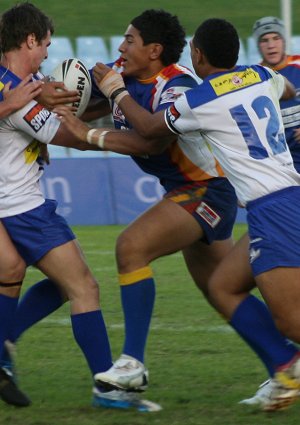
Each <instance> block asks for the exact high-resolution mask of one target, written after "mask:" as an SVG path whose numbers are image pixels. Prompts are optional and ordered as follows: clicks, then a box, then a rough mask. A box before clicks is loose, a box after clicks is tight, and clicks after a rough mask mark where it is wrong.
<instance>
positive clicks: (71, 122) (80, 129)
mask: <svg viewBox="0 0 300 425" xmlns="http://www.w3.org/2000/svg"><path fill="white" fill-rule="evenodd" d="M53 112H54V113H55V114H56V115H57V118H58V119H59V120H60V121H61V122H62V123H63V124H64V125H65V126H66V128H67V129H68V130H69V131H70V132H71V133H72V134H73V135H74V136H76V137H77V138H79V139H80V140H82V141H83V142H86V141H87V133H88V131H89V130H90V127H88V126H87V125H86V124H85V123H84V122H82V121H81V120H80V119H79V118H77V117H75V115H74V114H73V113H72V112H71V111H70V109H69V108H68V107H67V106H62V105H61V106H57V107H56V108H54V109H53Z"/></svg>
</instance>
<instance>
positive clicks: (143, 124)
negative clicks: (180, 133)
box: [93, 63, 174, 139]
mask: <svg viewBox="0 0 300 425" xmlns="http://www.w3.org/2000/svg"><path fill="white" fill-rule="evenodd" d="M93 75H94V78H95V81H96V83H97V84H98V87H99V89H100V90H101V91H102V93H103V94H104V95H105V96H106V97H107V98H110V99H112V100H114V102H116V103H117V104H118V105H119V106H120V108H121V109H122V112H123V114H124V115H125V117H126V119H127V121H129V122H130V123H131V125H132V126H133V127H134V129H135V130H136V131H137V132H138V133H139V134H140V135H141V136H142V137H145V138H147V139H148V138H152V137H162V136H168V135H170V134H173V133H172V132H171V130H170V129H169V128H168V127H167V125H166V123H165V119H164V111H160V112H157V113H155V114H152V113H151V112H149V111H147V110H146V109H144V108H143V107H141V106H140V105H139V104H138V103H136V102H135V100H133V99H132V98H131V96H130V95H129V93H128V91H127V90H126V88H125V84H124V81H123V78H122V76H121V75H120V74H118V73H117V72H115V71H113V70H112V69H111V68H109V67H107V66H106V65H104V64H101V63H97V64H96V66H95V67H94V68H93ZM173 137H174V136H173Z"/></svg>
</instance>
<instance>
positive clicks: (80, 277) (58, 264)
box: [36, 240, 97, 295]
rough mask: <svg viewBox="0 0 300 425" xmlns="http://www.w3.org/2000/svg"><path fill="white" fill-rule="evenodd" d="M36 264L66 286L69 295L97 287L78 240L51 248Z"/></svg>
mask: <svg viewBox="0 0 300 425" xmlns="http://www.w3.org/2000/svg"><path fill="white" fill-rule="evenodd" d="M36 266H37V267H38V268H39V269H40V270H41V271H42V272H43V273H44V274H46V275H47V276H48V277H49V278H50V279H52V280H53V281H55V282H56V283H57V284H58V285H59V286H61V287H62V288H64V290H65V291H66V293H67V294H68V295H70V294H74V293H79V294H80V293H84V292H85V291H86V292H87V291H89V290H91V289H96V288H97V284H96V281H95V279H94V277H93V275H92V273H91V271H90V269H89V268H88V266H87V264H86V261H85V259H84V257H83V253H82V251H81V249H80V247H79V245H78V243H77V241H76V240H72V241H69V242H67V243H64V244H62V245H59V246H57V247H56V248H53V249H51V250H50V251H49V252H48V253H47V254H46V255H44V256H43V257H42V258H41V260H39V261H38V262H37V264H36Z"/></svg>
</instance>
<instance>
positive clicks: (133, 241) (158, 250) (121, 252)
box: [117, 199, 203, 262]
mask: <svg viewBox="0 0 300 425" xmlns="http://www.w3.org/2000/svg"><path fill="white" fill-rule="evenodd" d="M202 236H203V231H202V228H201V226H200V225H199V224H198V222H197V221H196V220H195V218H194V217H193V216H192V215H191V214H190V213H188V212H187V211H186V210H185V209H184V208H182V207H181V206H180V205H178V204H176V203H175V202H173V201H171V200H168V199H163V200H162V201H160V202H159V203H158V204H156V205H155V206H153V207H151V208H150V209H149V210H147V211H146V212H145V213H143V214H142V215H141V216H139V217H138V218H137V219H136V220H135V221H134V222H133V223H131V224H130V225H129V226H128V227H127V228H126V229H125V230H124V231H123V232H122V234H121V235H120V237H119V238H118V241H117V256H118V257H121V256H130V255H134V256H137V257H138V256H139V257H144V259H145V261H147V262H149V261H151V260H153V259H155V258H158V257H160V256H162V255H166V254H170V253H174V252H177V251H179V250H182V249H183V248H184V247H186V246H188V245H190V244H191V243H193V242H194V241H196V240H198V239H200V238H201V237H202Z"/></svg>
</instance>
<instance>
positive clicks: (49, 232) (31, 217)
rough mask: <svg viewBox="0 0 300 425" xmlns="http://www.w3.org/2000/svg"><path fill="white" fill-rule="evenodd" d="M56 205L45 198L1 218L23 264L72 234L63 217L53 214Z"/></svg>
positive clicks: (62, 241)
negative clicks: (32, 207) (16, 212)
mask: <svg viewBox="0 0 300 425" xmlns="http://www.w3.org/2000/svg"><path fill="white" fill-rule="evenodd" d="M56 207H57V202H56V201H53V200H51V199H46V200H45V202H44V203H43V204H42V205H40V206H39V207H37V208H34V209H33V210H30V211H27V212H25V213H22V214H18V215H15V216H12V217H6V218H1V221H2V223H3V224H4V226H5V228H6V230H7V232H8V233H9V235H10V237H11V239H12V241H13V243H14V245H15V247H16V248H17V250H18V252H19V254H20V255H21V257H23V259H24V260H25V262H26V264H27V266H30V265H32V264H35V263H36V262H37V261H39V260H40V259H41V258H42V257H43V256H44V255H45V254H47V252H49V251H50V250H51V249H53V248H56V247H57V246H60V245H63V244H64V243H66V242H69V241H71V240H73V239H75V238H76V237H75V235H74V233H73V232H72V230H71V229H70V227H69V225H68V223H67V222H66V220H65V219H64V218H63V217H61V216H60V215H58V214H56V212H55V210H56Z"/></svg>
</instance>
